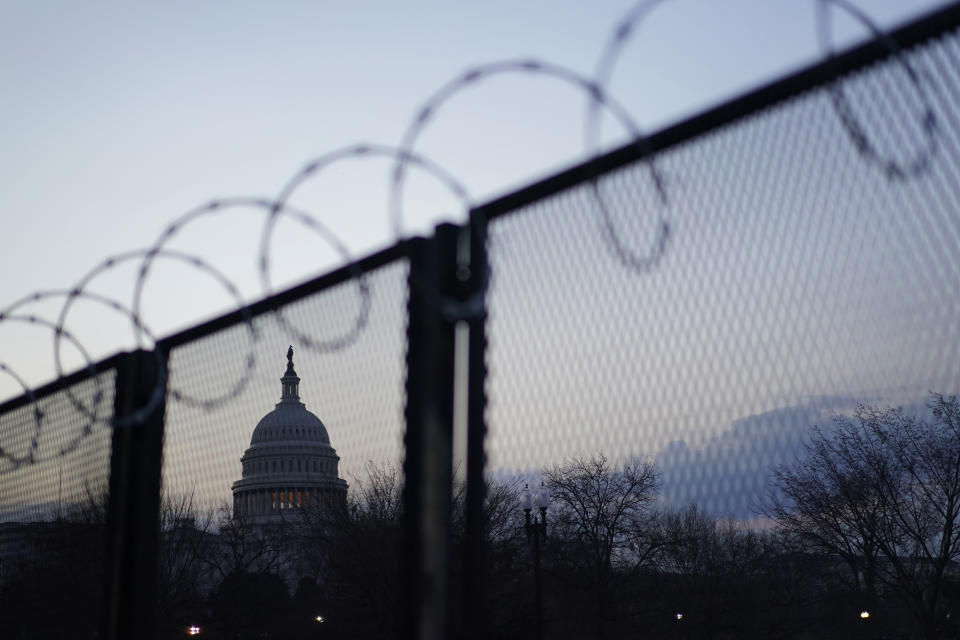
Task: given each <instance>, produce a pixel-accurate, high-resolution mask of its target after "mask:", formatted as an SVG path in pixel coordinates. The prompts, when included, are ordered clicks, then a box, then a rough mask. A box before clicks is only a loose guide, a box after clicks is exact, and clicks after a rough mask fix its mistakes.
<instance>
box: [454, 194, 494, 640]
mask: <svg viewBox="0 0 960 640" xmlns="http://www.w3.org/2000/svg"><path fill="white" fill-rule="evenodd" d="M465 232H469V238H468V239H467V241H468V243H469V244H468V245H467V247H466V248H467V249H468V250H469V253H468V255H467V256H464V255H463V253H464V252H463V250H461V252H460V254H459V258H458V260H459V263H460V264H459V266H458V269H457V273H458V281H459V284H460V292H459V296H458V298H460V299H461V300H462V301H464V302H463V303H464V305H465V307H466V308H467V310H468V313H467V314H466V315H467V319H466V322H467V328H468V331H469V338H468V348H467V367H468V369H467V394H466V396H467V425H466V427H467V434H466V445H467V451H466V467H467V468H466V482H467V486H466V505H465V509H464V511H465V520H466V535H465V538H464V549H463V594H462V595H463V604H462V607H461V611H462V615H461V616H460V621H461V627H460V629H459V630H458V631H459V633H458V634H457V635H458V636H459V637H461V638H475V639H477V640H480V639H481V638H486V637H488V634H487V621H488V617H487V615H486V611H485V606H484V605H485V602H486V584H485V581H484V576H485V574H486V566H487V565H486V551H487V540H486V538H485V532H486V530H487V522H486V519H487V514H486V511H485V509H484V502H485V500H486V489H487V485H486V481H485V479H484V470H485V468H486V463H487V459H486V452H485V449H484V440H485V438H486V432H487V429H486V421H485V420H484V412H485V411H486V406H487V403H486V400H487V395H486V379H487V363H486V350H487V334H486V321H487V307H486V291H487V283H488V282H489V266H488V264H487V224H486V218H485V217H484V216H482V215H479V214H474V213H473V212H471V215H470V226H469V228H468V229H465ZM461 247H463V245H461ZM465 257H466V259H464V258H465Z"/></svg>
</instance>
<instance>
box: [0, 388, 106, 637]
mask: <svg viewBox="0 0 960 640" xmlns="http://www.w3.org/2000/svg"><path fill="white" fill-rule="evenodd" d="M113 395H114V372H113V370H108V371H104V372H103V373H101V374H99V375H98V376H96V377H89V378H87V379H86V380H83V381H81V382H77V383H74V384H71V385H69V386H67V387H65V388H63V389H61V390H59V391H55V392H52V393H46V394H41V395H40V396H39V397H38V398H36V401H35V402H29V401H28V402H19V401H13V402H10V403H7V406H8V407H10V408H9V409H4V410H3V411H0V447H2V458H0V635H2V636H3V637H5V638H68V637H93V635H94V634H95V633H96V632H97V629H98V628H99V624H100V614H101V612H102V610H103V603H102V597H103V584H104V576H103V572H104V567H103V559H104V558H103V552H104V549H105V544H106V543H105V523H106V510H107V495H108V480H109V473H110V471H109V470H110V443H111V435H112V431H113V430H112V428H111V427H110V424H109V422H110V419H111V418H112V414H113V406H114V405H113ZM97 398H99V399H97ZM17 405H19V406H17ZM51 612H56V615H51Z"/></svg>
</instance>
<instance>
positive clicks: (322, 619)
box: [314, 616, 324, 622]
mask: <svg viewBox="0 0 960 640" xmlns="http://www.w3.org/2000/svg"><path fill="white" fill-rule="evenodd" d="M314 620H316V621H317V622H323V621H324V618H323V616H317V617H316V618H314Z"/></svg>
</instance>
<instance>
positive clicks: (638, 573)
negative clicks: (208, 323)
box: [0, 394, 960, 640]
mask: <svg viewBox="0 0 960 640" xmlns="http://www.w3.org/2000/svg"><path fill="white" fill-rule="evenodd" d="M542 477H543V481H544V485H545V488H546V489H548V490H549V496H550V497H549V507H548V510H547V535H546V539H545V541H544V544H543V546H542V548H541V549H540V550H539V551H540V554H541V570H542V574H543V575H542V578H543V579H542V581H541V582H542V598H541V602H542V604H541V606H542V612H541V613H542V616H541V617H542V621H543V636H544V637H546V638H627V637H631V638H632V637H637V636H638V635H641V636H643V637H649V638H691V639H692V638H698V639H699V638H703V639H725V638H798V639H802V638H881V637H883V638H925V639H929V640H933V639H937V638H947V637H957V634H958V633H960V626H958V624H957V617H958V616H960V565H958V559H960V557H958V556H960V522H958V516H960V403H958V400H957V398H956V397H955V396H943V395H940V394H931V396H930V398H929V402H928V414H927V416H926V417H922V418H921V417H918V416H913V415H909V414H907V413H906V412H904V411H903V410H902V409H880V408H876V407H868V406H861V407H858V408H857V409H856V411H854V412H853V413H852V414H851V415H837V416H835V417H834V418H833V420H832V422H829V423H826V424H823V425H820V426H817V427H815V428H813V429H812V430H811V432H810V437H809V439H808V442H807V444H806V446H805V450H804V451H803V452H802V455H800V456H799V457H798V459H797V461H796V462H795V463H793V464H789V465H781V466H780V467H777V468H776V469H774V470H773V471H772V474H771V479H770V483H769V490H768V493H767V495H766V496H765V497H764V499H763V500H761V501H760V502H759V503H758V505H757V516H758V517H757V518H756V519H754V520H753V521H751V522H750V523H746V522H743V521H736V520H733V519H728V518H723V517H718V516H717V515H714V514H711V513H709V512H708V511H707V510H706V509H705V508H704V507H703V506H700V505H693V504H690V505H668V504H664V503H663V502H662V500H659V499H658V498H659V496H660V476H659V473H658V471H657V469H656V467H655V465H654V464H653V462H652V461H650V460H647V459H642V458H632V459H626V460H622V461H612V460H610V459H608V458H607V457H605V456H604V455H603V454H595V455H592V456H588V457H583V458H577V459H572V460H567V461H565V462H563V463H561V464H557V465H555V466H553V467H550V468H546V469H543V470H542ZM401 488H402V477H401V474H400V472H399V470H398V469H396V468H394V467H389V466H377V465H374V464H368V466H367V467H366V470H365V474H364V477H363V478H362V479H360V480H359V481H356V482H355V483H354V486H353V487H351V490H350V493H349V496H348V499H347V501H346V502H345V503H342V504H329V505H326V506H325V508H313V509H310V510H304V511H302V512H300V513H298V514H297V517H296V518H292V519H290V520H288V521H286V522H282V523H278V524H274V525H269V526H263V525H259V526H258V525H256V524H255V523H254V522H251V521H249V520H248V519H245V518H244V517H242V516H234V515H233V514H232V513H231V512H230V510H229V509H227V508H223V509H221V510H220V511H218V512H213V511H203V510H201V509H199V508H197V506H196V505H195V503H194V501H193V500H192V499H191V498H189V497H171V496H166V497H164V499H163V501H162V510H161V511H162V512H161V519H160V529H161V539H162V544H161V553H160V557H159V558H158V566H159V578H158V601H157V625H158V631H159V635H160V637H165V638H167V637H169V638H178V637H183V636H184V635H185V634H186V629H187V628H188V627H189V626H191V625H197V626H199V627H200V628H201V629H202V634H203V636H204V637H211V638H266V637H269V638H370V639H375V638H394V637H397V636H398V635H399V634H400V629H401V625H402V621H403V619H404V612H403V611H402V609H401V601H402V598H401V596H402V594H401V581H400V570H401V564H402V557H401V552H402V551H401V550H402V541H401V535H402V533H401V523H402V519H403V508H402V504H401V499H400V498H401ZM522 492H523V488H522V487H521V483H520V481H519V480H508V481H495V480H493V479H490V480H488V487H487V500H486V520H485V523H484V538H485V540H486V562H485V564H484V566H485V570H486V575H485V580H484V583H485V585H486V589H485V599H484V601H483V603H482V606H483V608H484V611H485V613H486V616H485V619H486V624H487V629H486V630H485V632H486V635H487V637H490V638H504V639H507V638H521V637H523V638H527V637H531V636H532V635H533V634H534V631H535V629H534V625H535V624H536V620H537V616H536V615H535V614H536V612H535V611H534V606H535V598H534V594H533V584H534V578H533V568H534V563H533V557H532V552H531V545H530V544H529V543H528V539H527V536H526V535H525V533H524V512H523V508H522V503H523V501H522ZM88 498H89V499H88V501H87V503H85V504H83V505H77V506H76V507H75V508H73V509H72V510H71V511H70V512H69V513H68V514H66V515H65V516H63V517H61V518H60V519H59V520H58V521H56V522H52V523H33V524H31V525H29V526H35V527H38V528H37V531H36V532H34V533H35V534H36V535H37V536H39V538H41V539H42V542H41V543H39V544H37V545H35V547H36V549H37V551H36V553H34V556H33V557H29V558H26V559H23V558H21V560H20V563H21V564H20V565H18V566H17V567H13V568H11V567H5V568H4V571H3V573H2V574H0V575H2V580H3V581H2V584H0V590H2V596H3V597H2V600H0V601H2V604H0V623H2V626H0V630H2V631H3V633H2V634H0V635H2V637H4V638H11V639H19V638H24V639H26V638H45V637H72V638H76V637H94V633H95V630H96V624H97V613H98V611H99V604H98V601H97V595H98V592H97V588H96V587H98V586H99V585H100V584H101V581H102V576H101V575H100V573H99V572H100V571H101V569H100V559H101V558H102V549H99V548H97V544H98V541H99V539H98V537H97V532H98V531H100V529H99V528H100V527H102V525H103V514H104V512H105V510H104V505H105V502H104V496H102V495H99V494H93V493H91V495H90V496H89V497H88ZM463 502H464V501H463V488H462V487H458V488H457V489H456V491H455V496H454V505H453V507H454V508H453V514H454V516H453V517H454V523H453V524H454V527H453V531H454V539H453V541H452V542H453V548H454V551H455V554H454V557H456V551H457V550H458V549H460V548H462V547H461V545H462V543H463V538H464V534H465V530H464V517H463ZM21 526H22V527H26V526H28V525H21ZM23 535H31V534H30V532H29V531H25V532H24V534H23ZM453 570H454V574H455V575H454V582H455V583H456V579H457V576H456V573H457V571H458V570H459V567H457V566H456V565H455V566H454V569H453ZM38 621H40V622H42V623H43V624H39V623H38Z"/></svg>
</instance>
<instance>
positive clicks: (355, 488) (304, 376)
mask: <svg viewBox="0 0 960 640" xmlns="http://www.w3.org/2000/svg"><path fill="white" fill-rule="evenodd" d="M406 274H407V267H406V264H405V262H404V261H402V260H400V261H394V262H392V263H390V264H389V265H387V266H385V267H382V268H379V269H376V270H375V271H372V272H369V273H366V274H365V275H364V276H363V278H364V282H365V284H366V286H367V287H368V288H369V292H370V306H369V315H368V316H367V318H366V321H365V324H364V325H363V327H362V329H361V330H360V331H359V333H358V334H357V337H356V339H355V341H353V342H352V343H350V344H349V345H348V346H346V347H344V348H342V349H337V350H326V351H324V350H319V349H313V350H311V348H309V346H304V342H305V340H304V338H306V339H307V340H308V341H310V342H311V343H322V342H324V341H328V340H333V339H335V338H336V337H338V336H344V335H348V334H350V332H351V331H352V330H353V328H354V327H355V325H356V322H357V314H358V313H360V312H361V309H362V307H363V301H362V298H361V296H360V294H359V291H360V289H359V288H358V284H357V281H356V280H348V281H346V282H344V283H341V284H338V285H335V286H332V287H329V288H326V289H324V290H322V291H320V292H317V293H313V294H311V295H308V296H306V297H303V298H301V299H299V300H296V301H294V302H290V303H287V304H284V305H283V306H280V307H279V308H277V309H276V310H275V312H274V311H271V312H267V313H265V314H263V315H261V316H259V317H257V318H255V319H253V320H252V321H251V324H250V325H248V324H247V323H244V322H241V323H239V324H235V325H233V326H232V327H230V328H227V329H224V330H221V331H218V332H216V333H213V334H211V335H207V336H205V337H201V338H198V339H191V340H190V341H189V342H186V343H184V344H182V345H180V346H177V347H176V348H174V349H173V350H172V351H171V353H170V363H169V368H170V387H169V391H168V398H170V399H169V400H168V406H167V419H166V425H165V443H164V461H163V462H164V464H163V506H162V510H161V527H162V530H161V547H162V552H161V553H162V557H161V567H160V591H161V597H160V602H159V607H160V613H159V615H160V623H159V624H160V626H161V628H162V629H164V630H165V631H167V632H169V633H175V632H177V631H178V630H179V631H180V633H181V634H182V630H183V629H186V628H188V627H189V626H192V625H196V626H199V627H200V628H201V629H208V630H209V631H210V632H213V633H224V634H235V633H240V634H243V633H261V632H264V630H271V631H270V633H271V634H273V633H280V634H282V633H289V634H297V633H316V632H317V630H316V629H314V628H313V627H319V626H320V625H321V624H322V625H325V626H324V627H323V628H326V629H329V628H333V627H336V626H337V625H338V624H343V622H344V617H345V616H346V615H347V614H346V613H345V612H346V611H347V610H348V608H345V606H338V607H337V610H338V613H336V614H334V613H332V612H331V609H332V608H333V607H335V606H337V604H336V603H338V602H339V600H338V598H340V597H341V595H342V596H344V597H345V596H346V595H347V593H346V591H344V590H349V588H350V587H349V585H347V583H350V582H351V580H352V576H354V575H359V573H360V572H362V571H363V570H364V567H365V565H364V562H363V560H362V559H361V560H359V561H358V559H357V554H358V553H359V549H358V548H357V547H355V546H354V545H353V544H352V542H354V541H350V542H345V537H347V536H345V535H341V533H344V532H343V531H342V530H341V527H348V526H356V527H357V529H356V531H355V532H354V533H356V534H357V536H359V535H361V534H360V533H359V532H360V531H362V529H363V527H362V525H361V524H360V523H358V521H357V519H356V518H352V516H348V514H347V513H346V512H345V511H344V510H345V509H346V510H347V511H349V510H350V509H353V508H354V506H355V505H358V504H360V502H361V500H362V499H361V496H362V494H363V492H364V491H365V490H367V489H370V488H371V487H374V486H376V487H381V488H382V485H378V484H377V483H378V482H379V481H381V480H386V479H388V480H389V481H390V482H394V483H395V487H393V491H392V495H393V497H394V498H396V499H398V497H399V488H400V484H399V483H400V477H399V470H400V467H401V464H402V457H401V451H402V424H403V423H402V419H403V379H404V378H403V362H404V354H405V330H406V324H405V317H406ZM251 331H253V332H255V334H256V339H255V340H253V339H252V337H251V336H252V334H251ZM290 346H292V348H293V352H292V366H293V370H294V373H295V375H296V376H297V377H298V378H299V380H297V381H296V383H297V384H298V390H297V392H298V395H299V403H302V404H303V405H305V411H303V410H301V409H298V408H296V407H295V406H294V407H291V400H290V399H288V398H287V397H286V396H287V394H288V390H287V388H286V387H287V385H288V384H289V380H288V378H287V376H288V374H289V369H287V366H288V359H287V357H285V354H287V351H288V347H290ZM251 358H252V360H251ZM251 362H252V366H250V363H251ZM281 378H283V380H282V381H281ZM245 379H246V380H247V382H246V383H245V384H244V385H243V387H242V390H240V391H239V392H237V391H236V390H237V385H238V384H240V383H241V382H242V381H243V380H245ZM210 402H212V403H213V404H212V406H205V405H204V403H210ZM299 403H297V402H296V401H293V402H292V404H293V405H297V404H299ZM306 412H310V413H311V414H313V415H314V416H316V418H311V417H310V416H309V414H307V413H306ZM317 419H319V420H317ZM320 422H322V426H318V423H320ZM258 425H260V426H259V427H258ZM255 428H257V431H256V433H257V434H259V435H255V433H254V432H255ZM321 432H323V434H324V435H325V436H326V437H327V438H328V442H329V445H330V446H332V451H327V450H326V449H324V448H323V446H322V445H323V443H322V442H321V441H320V439H321V438H322V437H323V436H322V435H321ZM333 451H335V456H337V457H338V459H337V458H335V457H332V455H333ZM241 458H243V464H241ZM338 478H339V480H338ZM344 481H345V482H344ZM347 484H349V487H350V496H351V498H350V500H351V502H350V503H349V506H348V505H347V503H346V502H345V492H344V491H343V490H345V489H346V486H347ZM241 485H242V487H241ZM337 487H340V489H338V488H337ZM232 488H236V492H234V491H232ZM338 492H339V493H338ZM388 493H390V491H389V490H388ZM366 508H367V504H366V503H364V504H362V506H358V507H357V510H359V511H361V512H363V513H365V514H366V513H368V511H367V510H366ZM351 513H354V512H353V511H351ZM348 521H349V524H348ZM393 525H394V527H395V532H394V533H395V534H396V535H395V536H394V537H396V536H398V535H399V521H397V522H394V523H393ZM380 540H381V543H382V540H383V539H382V538H380ZM355 542H356V544H360V540H359V539H358V540H355ZM388 546H389V545H388ZM347 547H349V548H347ZM330 548H335V549H336V550H337V553H336V554H333V553H331V552H330V551H329V549H330ZM383 551H384V552H386V553H394V552H395V550H394V549H384V550H383ZM364 553H365V555H366V556H367V557H368V558H375V557H376V554H377V550H370V549H366V550H365V552H364ZM339 561H342V562H339ZM344 563H347V564H346V565H345V564H344ZM349 563H353V564H349ZM390 566H391V565H389V564H388V563H387V564H384V565H383V566H382V567H376V570H378V571H379V570H382V571H383V572H384V573H385V574H386V577H380V578H377V580H376V581H377V583H378V584H379V585H381V586H380V588H385V587H383V586H382V585H383V584H384V583H385V582H387V583H390V584H396V581H397V580H398V576H397V575H395V572H394V573H391V572H390ZM393 566H395V563H394V565H393ZM345 573H349V574H350V575H349V576H345ZM251 576H254V577H251ZM263 576H268V577H266V578H265V577H263ZM258 580H259V581H260V582H258ZM271 581H273V583H271ZM181 583H182V584H181ZM351 584H352V583H351ZM278 585H282V586H278ZM345 585H346V586H345ZM281 589H282V591H281ZM338 590H340V591H338ZM375 590H376V589H374V591H375ZM341 591H342V592H343V593H341ZM244 598H252V599H253V601H250V602H248V601H247V600H244ZM271 598H274V600H271ZM254 601H255V602H254ZM244 602H248V604H242V603H244ZM271 602H272V603H274V605H275V606H274V605H271V604H270V603H271ZM380 604H382V605H384V606H386V605H387V604H388V603H387V599H383V598H381V603H380ZM346 606H347V607H348V606H353V607H355V608H356V607H361V606H363V602H362V601H354V600H351V602H350V603H348V605H346ZM318 616H320V617H323V618H324V620H323V621H319V620H317V617H318ZM374 617H375V616H374V615H373V614H371V615H370V616H369V618H370V619H373V618H374Z"/></svg>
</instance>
